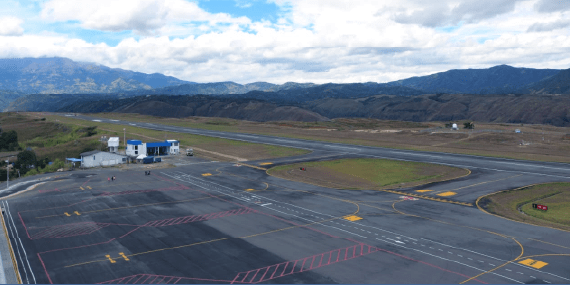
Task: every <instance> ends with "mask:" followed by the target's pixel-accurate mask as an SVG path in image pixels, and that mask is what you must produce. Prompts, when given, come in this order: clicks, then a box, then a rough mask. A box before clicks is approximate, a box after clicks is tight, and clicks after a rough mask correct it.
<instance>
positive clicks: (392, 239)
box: [386, 238, 405, 244]
mask: <svg viewBox="0 0 570 285" xmlns="http://www.w3.org/2000/svg"><path fill="white" fill-rule="evenodd" d="M386 239H389V240H391V241H394V242H397V243H400V244H405V243H403V242H401V241H399V240H395V239H391V238H386Z"/></svg>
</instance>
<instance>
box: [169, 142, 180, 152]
mask: <svg viewBox="0 0 570 285" xmlns="http://www.w3.org/2000/svg"><path fill="white" fill-rule="evenodd" d="M166 142H167V143H169V144H170V148H169V149H168V150H169V153H170V154H178V153H180V142H179V141H177V140H166Z"/></svg>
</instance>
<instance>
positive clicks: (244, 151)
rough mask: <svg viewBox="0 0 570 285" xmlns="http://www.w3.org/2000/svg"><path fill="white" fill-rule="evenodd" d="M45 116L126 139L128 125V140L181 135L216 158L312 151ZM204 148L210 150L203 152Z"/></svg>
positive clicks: (185, 142) (187, 144)
mask: <svg viewBox="0 0 570 285" xmlns="http://www.w3.org/2000/svg"><path fill="white" fill-rule="evenodd" d="M45 117H46V118H47V119H48V121H49V122H59V123H65V124H70V125H75V126H83V127H87V126H97V127H98V128H97V129H98V130H101V131H105V132H107V133H109V135H113V136H118V137H120V138H121V141H122V140H123V128H126V129H127V131H126V134H127V140H130V139H139V140H142V141H145V142H149V141H163V140H165V139H177V140H179V141H180V145H181V149H183V148H186V147H192V148H194V150H195V151H194V152H195V153H196V155H197V156H206V157H208V158H214V159H216V160H225V161H232V160H236V159H238V158H239V159H244V160H257V159H269V158H277V157H286V156H294V155H302V154H306V153H309V151H307V150H303V149H297V148H288V147H279V146H272V145H264V144H255V143H248V142H243V141H236V140H228V139H221V138H214V137H207V136H200V135H192V134H183V133H173V132H165V131H155V130H149V129H144V128H139V127H134V126H127V127H125V126H120V125H115V124H108V123H100V122H93V121H85V120H79V119H74V118H69V117H62V116H57V115H45ZM155 123H156V122H155ZM200 149H203V150H207V151H209V152H208V153H206V152H204V151H202V152H201V151H200ZM212 153H218V154H222V155H216V154H212ZM224 155H225V156H224Z"/></svg>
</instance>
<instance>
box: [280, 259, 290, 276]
mask: <svg viewBox="0 0 570 285" xmlns="http://www.w3.org/2000/svg"><path fill="white" fill-rule="evenodd" d="M287 265H289V262H287V264H285V268H283V272H282V273H281V275H279V276H283V274H284V273H285V269H287Z"/></svg>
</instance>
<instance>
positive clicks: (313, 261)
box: [309, 256, 315, 269]
mask: <svg viewBox="0 0 570 285" xmlns="http://www.w3.org/2000/svg"><path fill="white" fill-rule="evenodd" d="M313 263H315V257H314V256H313V260H312V261H311V267H309V269H313Z"/></svg>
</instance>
